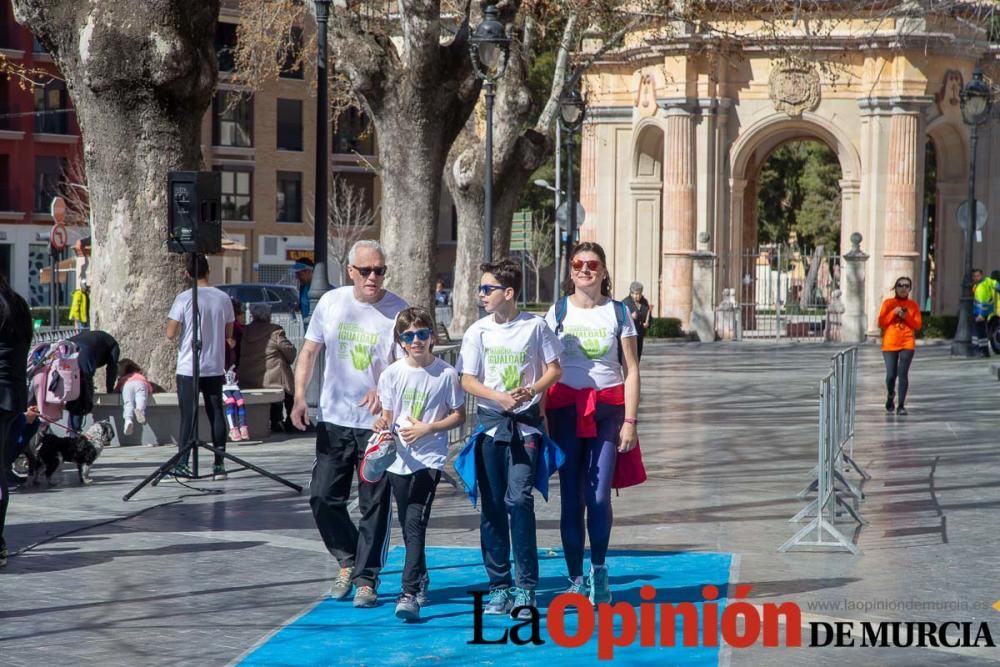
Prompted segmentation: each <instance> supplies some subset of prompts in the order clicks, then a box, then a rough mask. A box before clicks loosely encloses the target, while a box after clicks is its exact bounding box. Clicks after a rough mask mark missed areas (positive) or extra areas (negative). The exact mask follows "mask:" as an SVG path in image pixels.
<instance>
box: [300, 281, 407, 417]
mask: <svg viewBox="0 0 1000 667" xmlns="http://www.w3.org/2000/svg"><path fill="white" fill-rule="evenodd" d="M406 307H407V305H406V302H405V301H403V299H401V298H400V297H398V296H396V295H395V294H393V293H392V292H386V293H385V295H384V296H383V297H382V299H381V300H380V301H379V302H378V303H374V304H368V303H363V302H361V301H358V300H357V299H355V298H354V288H353V287H351V286H347V287H340V288H338V289H335V290H330V291H329V292H327V293H326V294H324V295H323V298H322V299H320V300H319V303H318V304H316V310H315V312H313V314H312V319H310V321H309V329H308V330H307V331H306V340H311V341H313V342H315V343H321V344H323V345H324V346H325V347H326V368H325V369H324V372H323V389H322V393H321V394H320V403H319V419H320V421H325V422H329V423H331V424H337V425H339V426H347V427H350V428H371V427H372V423H373V422H374V421H375V417H373V416H372V414H371V412H369V411H368V409H367V408H366V407H364V406H359V405H358V403H360V402H361V401H362V400H363V399H364V397H365V394H367V393H368V392H369V391H371V390H372V389H375V388H376V387H377V386H378V379H379V376H380V375H381V374H382V371H384V370H385V369H386V368H388V366H389V364H391V363H392V362H393V361H394V360H395V359H396V358H397V356H398V354H397V349H398V348H397V345H396V343H395V341H394V337H393V327H394V326H395V323H396V315H398V314H399V311H401V310H403V309H404V308H406Z"/></svg>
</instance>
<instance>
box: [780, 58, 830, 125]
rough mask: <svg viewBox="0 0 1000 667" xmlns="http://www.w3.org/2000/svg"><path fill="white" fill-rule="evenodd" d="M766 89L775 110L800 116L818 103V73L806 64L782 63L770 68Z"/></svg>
mask: <svg viewBox="0 0 1000 667" xmlns="http://www.w3.org/2000/svg"><path fill="white" fill-rule="evenodd" d="M767 90H768V94H769V95H770V96H771V102H772V103H774V108H775V109H776V110H777V111H782V112H784V113H787V114H788V115H789V116H801V115H802V113H803V112H805V111H812V110H813V109H815V108H816V106H817V105H818V104H819V91H820V82H819V73H818V72H817V71H816V70H815V69H814V68H812V67H809V66H808V65H782V66H779V67H776V68H774V69H773V70H771V76H770V78H769V79H768V83H767Z"/></svg>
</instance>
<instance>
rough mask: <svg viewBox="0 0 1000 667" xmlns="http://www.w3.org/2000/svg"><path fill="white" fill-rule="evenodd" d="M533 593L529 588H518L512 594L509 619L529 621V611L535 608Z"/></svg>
mask: <svg viewBox="0 0 1000 667" xmlns="http://www.w3.org/2000/svg"><path fill="white" fill-rule="evenodd" d="M537 606H538V604H537V603H536V602H535V591H534V590H532V589H529V588H518V589H516V591H515V593H514V604H512V605H511V612H510V617H511V618H516V619H518V620H521V621H526V620H530V619H531V609H529V607H537Z"/></svg>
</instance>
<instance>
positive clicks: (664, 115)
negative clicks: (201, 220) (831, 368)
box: [581, 17, 1000, 333]
mask: <svg viewBox="0 0 1000 667" xmlns="http://www.w3.org/2000/svg"><path fill="white" fill-rule="evenodd" d="M948 21H949V19H947V18H946V17H935V22H934V23H933V26H932V25H931V19H930V18H925V19H924V23H921V22H919V21H918V22H917V23H916V24H914V23H913V22H912V21H911V22H909V23H904V22H903V21H895V22H893V21H885V22H880V23H879V26H878V27H877V28H872V27H870V26H868V25H867V24H866V23H864V22H860V23H851V22H844V23H843V25H842V26H841V27H840V28H839V29H833V30H830V31H829V32H828V33H827V34H824V36H822V37H821V38H816V40H818V45H819V46H820V47H822V50H820V49H814V50H813V51H812V55H811V57H812V59H813V60H812V61H809V60H808V59H805V58H789V57H788V56H787V52H782V51H781V48H780V44H779V43H780V42H782V40H785V41H788V40H794V39H795V38H798V37H801V35H796V34H795V29H794V28H791V27H790V28H789V32H788V33H787V34H784V35H775V34H772V35H771V36H770V37H768V38H766V39H755V40H753V41H751V40H748V41H747V42H745V43H741V44H735V43H724V42H723V41H721V40H719V39H718V38H713V37H712V36H711V35H709V34H707V33H706V34H702V33H699V32H698V30H697V28H696V27H695V26H688V27H687V28H685V29H681V31H680V32H674V33H672V34H659V33H657V32H656V31H650V32H648V33H643V34H641V35H634V36H633V37H634V38H632V39H628V40H627V41H626V43H627V44H629V46H628V47H627V48H625V49H620V50H618V51H614V50H613V51H611V52H609V53H607V54H605V55H603V56H602V58H601V59H600V60H599V61H598V62H597V63H595V64H594V65H593V66H592V67H591V68H590V69H589V70H588V72H587V74H586V76H585V84H584V85H585V89H586V93H587V98H588V115H587V122H586V124H585V126H584V129H583V133H582V176H581V181H582V182H581V203H582V204H583V206H584V208H585V209H586V210H587V222H586V225H585V226H584V227H583V228H582V229H581V237H582V238H585V239H588V240H595V241H598V242H599V243H601V244H602V245H603V246H604V247H605V249H606V250H607V253H608V258H609V263H610V267H609V268H610V270H611V273H612V275H613V276H614V277H615V279H616V284H617V285H618V286H619V288H617V289H616V294H617V292H620V291H621V289H620V286H621V285H624V284H627V283H628V282H629V281H631V280H639V281H640V282H642V283H643V284H644V285H646V290H647V293H648V294H649V295H650V297H651V298H650V300H651V301H653V302H654V308H655V310H656V314H657V315H658V316H672V317H678V318H680V319H681V320H682V321H683V322H684V324H685V326H687V325H688V323H689V322H690V319H691V308H692V294H693V293H696V292H699V289H696V286H695V285H694V284H693V281H694V280H695V278H696V276H699V275H703V274H702V272H697V271H693V265H694V258H695V257H696V256H698V257H702V256H704V255H703V253H705V252H709V251H710V252H711V253H714V254H715V255H716V257H717V258H718V260H717V261H718V264H717V266H718V269H717V271H716V272H715V278H714V284H713V285H712V286H711V288H710V290H711V291H714V293H715V294H716V298H718V297H719V296H720V295H721V292H722V290H723V289H725V288H726V287H727V284H728V283H731V282H733V281H734V280H737V279H738V272H739V271H738V267H737V268H733V267H731V266H727V264H726V258H727V257H731V256H733V255H734V254H735V253H738V252H739V251H740V250H742V249H744V248H747V247H748V246H750V245H751V243H756V238H754V239H753V240H752V242H751V240H750V238H748V237H750V236H751V235H752V234H755V230H756V197H757V194H756V191H755V186H754V179H755V178H756V176H755V174H756V172H757V171H759V167H760V165H761V164H762V162H763V160H765V159H766V158H767V156H768V155H769V154H770V153H771V152H772V151H773V150H774V149H775V148H777V147H778V146H779V145H781V144H783V143H785V142H788V141H792V140H800V139H813V140H817V141H820V142H822V143H824V144H826V145H827V146H829V147H830V148H831V149H832V150H833V152H834V153H835V154H836V155H837V157H838V159H839V162H840V167H841V173H842V178H841V180H840V189H841V197H842V201H841V204H842V206H841V211H842V213H841V231H840V235H841V247H840V248H839V251H840V252H841V254H843V253H846V252H847V251H848V250H849V249H850V243H849V239H850V237H851V235H852V234H854V233H860V234H861V235H862V236H863V238H864V242H863V243H864V248H863V249H864V251H865V252H866V253H867V254H868V255H869V256H870V261H869V262H868V264H867V279H866V282H865V293H864V294H863V295H846V294H845V299H847V298H855V299H862V298H863V301H864V312H865V313H866V320H867V330H868V332H869V333H876V332H877V326H876V316H877V313H878V309H879V306H880V304H881V301H882V299H883V298H885V297H886V296H887V295H888V294H889V289H890V288H891V286H892V284H893V282H894V281H895V278H896V277H897V276H899V275H903V274H906V275H910V276H913V277H914V278H916V277H918V275H919V274H920V270H921V268H922V266H923V265H924V261H923V259H922V254H921V250H922V248H923V244H924V237H925V230H924V227H925V206H924V201H925V193H924V181H925V173H924V172H925V164H924V162H925V158H924V156H925V149H926V144H927V142H931V143H932V144H933V147H934V149H935V154H936V156H937V164H936V173H937V180H936V184H935V192H933V193H930V194H932V195H933V201H934V202H935V206H934V210H933V211H931V212H930V215H929V216H927V218H928V219H929V220H931V221H932V222H931V224H933V230H932V235H933V237H934V239H935V254H934V265H933V281H932V284H931V293H932V294H933V299H932V304H933V310H934V312H935V313H944V314H953V313H955V312H956V311H957V308H958V299H959V290H960V285H961V280H962V271H963V267H962V244H963V237H962V235H961V230H960V229H959V228H958V225H957V224H956V220H955V211H956V209H957V207H958V205H959V204H960V203H961V202H962V201H963V200H964V199H965V198H966V196H967V195H966V189H967V187H968V161H969V148H968V128H967V127H966V126H965V125H964V124H963V123H962V118H961V113H960V109H959V106H958V93H959V91H960V90H961V88H962V86H963V85H964V83H965V82H966V81H967V80H968V78H969V76H970V74H971V72H972V69H973V68H974V67H975V66H976V65H977V64H980V65H985V66H986V67H987V68H989V67H992V66H995V64H996V63H997V62H1000V50H997V49H996V48H992V49H991V47H990V46H989V44H988V43H987V42H986V39H985V30H984V31H982V32H981V33H975V34H973V35H971V36H969V35H964V36H963V39H962V40H959V39H957V38H956V39H947V38H946V37H947V35H948V33H949V29H953V30H954V32H955V34H956V35H957V34H958V33H960V32H961V31H962V30H965V32H966V33H967V32H968V29H967V27H966V28H962V27H961V26H960V25H959V24H958V23H954V24H950V23H949V22H948ZM747 23H749V20H748V21H747ZM904 28H905V30H904ZM734 30H736V32H739V30H738V28H737V29H734ZM942 35H944V36H945V37H942ZM814 46H815V45H814ZM824 53H827V54H829V56H826V57H825V58H826V59H825V60H821V59H819V58H818V57H817V54H824ZM998 106H1000V105H998ZM979 145H980V151H979V154H978V158H979V160H978V163H977V165H978V166H977V197H978V198H979V199H980V200H982V201H984V202H985V203H986V205H987V207H988V208H989V210H990V211H991V212H997V214H1000V161H997V160H996V159H993V160H990V159H989V158H988V156H989V155H991V154H992V155H994V156H995V155H1000V113H998V112H997V111H996V110H995V111H994V118H992V119H991V122H990V123H987V124H986V125H985V126H983V127H982V128H980V143H979ZM991 163H992V164H991ZM699 237H700V238H707V239H709V243H708V246H709V247H707V248H704V247H703V248H699V247H697V246H698V243H697V239H698V238H699ZM698 253H702V254H698ZM974 254H975V258H976V260H975V261H976V263H977V264H979V265H982V266H983V268H985V269H987V270H990V269H993V268H1000V231H996V229H995V226H994V227H993V228H990V227H988V228H987V230H986V232H985V235H984V239H983V242H981V243H977V244H976V247H975V250H974ZM730 286H731V285H730ZM700 289H701V290H702V291H703V290H704V286H701V288H700Z"/></svg>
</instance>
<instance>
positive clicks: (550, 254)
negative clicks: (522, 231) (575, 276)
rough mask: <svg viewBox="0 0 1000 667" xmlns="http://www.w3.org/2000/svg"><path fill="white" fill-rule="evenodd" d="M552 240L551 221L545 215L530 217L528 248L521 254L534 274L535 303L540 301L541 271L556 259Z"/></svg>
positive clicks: (552, 226) (552, 227) (552, 228)
mask: <svg viewBox="0 0 1000 667" xmlns="http://www.w3.org/2000/svg"><path fill="white" fill-rule="evenodd" d="M554 239H555V225H554V224H552V219H551V218H549V216H548V215H547V214H545V213H542V214H540V215H536V216H534V217H532V219H531V229H530V230H529V234H528V248H527V249H526V250H522V251H521V252H523V253H524V260H525V262H526V263H527V265H528V266H529V267H530V268H531V270H532V272H534V274H535V303H539V302H541V300H542V287H541V286H542V281H541V271H542V269H544V268H545V267H547V266H550V265H551V264H552V262H553V261H554V260H555V257H556V252H555V250H556V249H555V241H554ZM556 289H558V285H557V286H556ZM553 300H554V299H553Z"/></svg>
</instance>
